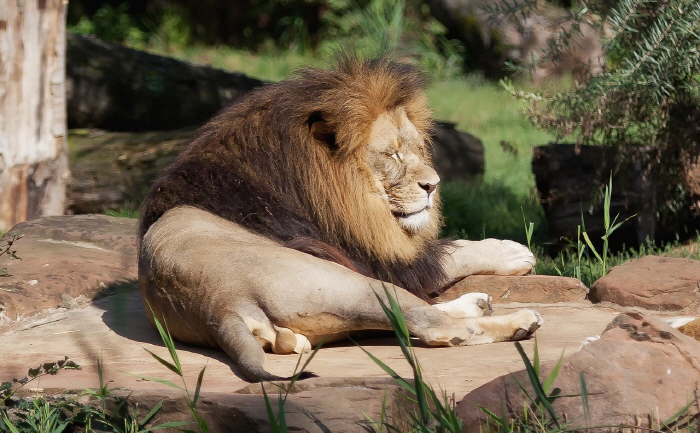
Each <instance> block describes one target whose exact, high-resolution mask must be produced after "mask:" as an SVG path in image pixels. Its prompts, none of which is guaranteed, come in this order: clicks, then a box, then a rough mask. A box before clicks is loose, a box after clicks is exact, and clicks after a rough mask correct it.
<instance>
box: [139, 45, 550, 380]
mask: <svg viewBox="0 0 700 433" xmlns="http://www.w3.org/2000/svg"><path fill="white" fill-rule="evenodd" d="M429 128H430V113H429V111H428V109H427V106H426V101H425V96H424V93H423V91H422V81H421V78H420V75H419V74H417V73H416V72H415V71H414V70H413V69H411V68H409V67H407V66H405V65H400V64H396V63H392V62H388V61H386V60H376V61H370V62H360V61H356V60H350V59H343V60H341V61H340V65H339V68H338V69H336V70H332V71H323V70H317V69H312V70H307V71H305V72H304V73H303V75H302V76H301V77H300V78H298V79H296V80H292V81H288V82H283V83H280V84H276V85H270V86H267V87H265V88H263V89H260V90H257V91H254V92H253V93H252V94H251V95H250V96H248V97H246V98H244V99H243V100H241V101H239V102H237V103H236V104H234V105H233V106H232V107H231V108H229V109H228V110H225V111H224V112H222V113H221V114H220V115H219V116H217V117H216V118H215V119H213V120H212V121H211V122H210V123H209V124H207V125H206V126H205V127H203V128H202V129H201V130H200V131H199V133H198V135H197V138H195V140H194V141H193V142H192V143H191V144H190V146H189V147H188V148H187V149H186V150H185V152H184V153H183V154H182V155H180V156H179V157H178V159H177V160H176V161H175V163H174V164H173V165H172V166H171V167H170V168H169V169H168V170H167V171H166V173H165V175H164V176H163V178H161V179H160V180H159V181H157V182H156V184H154V186H153V188H152V189H151V192H150V193H149V195H148V197H147V198H146V200H145V201H144V204H143V206H142V209H141V226H140V239H141V242H140V246H139V282H140V286H141V290H142V294H143V296H144V299H145V300H146V301H148V303H149V304H150V306H151V307H152V308H153V311H154V312H155V314H156V315H158V316H164V317H165V318H166V319H167V321H168V324H169V326H170V328H171V332H172V333H173V335H174V336H175V337H176V338H178V339H180V340H181V341H183V342H186V343H191V344H198V345H207V346H215V347H216V346H218V347H221V348H222V349H224V350H225V351H226V352H227V353H228V354H229V355H231V356H232V357H233V358H234V359H235V360H236V361H237V362H238V364H239V366H241V369H242V371H243V373H244V374H245V375H246V376H247V377H249V378H251V379H258V378H263V379H266V378H274V377H276V376H274V375H270V374H269V373H267V372H266V371H265V370H264V367H263V363H264V355H263V352H262V350H261V349H260V348H261V346H262V347H270V348H271V349H272V350H274V351H275V352H277V353H290V352H291V351H293V350H295V349H296V350H299V349H300V348H301V347H303V346H304V344H307V342H306V339H309V340H310V341H311V342H312V343H313V342H314V341H315V340H316V339H317V338H318V337H320V336H321V335H324V334H336V333H342V332H346V331H351V330H362V329H387V328H388V322H387V320H386V318H385V317H384V314H383V312H382V311H381V309H380V308H379V306H378V303H377V301H376V298H375V292H380V293H381V288H382V285H381V283H380V282H379V281H377V280H376V279H375V278H377V277H381V278H383V279H388V278H390V279H391V280H392V282H393V283H395V284H396V285H397V286H399V287H402V288H404V289H406V290H408V291H409V292H411V293H412V294H413V295H411V294H409V293H407V292H404V291H399V292H400V294H399V298H400V301H401V305H402V307H403V308H404V309H405V310H406V315H407V319H408V320H409V326H410V328H411V332H413V333H414V334H416V335H418V336H419V337H421V338H422V339H423V340H424V341H426V342H428V343H429V344H441V345H456V344H476V343H479V342H488V341H497V340H499V339H506V338H511V337H513V335H515V334H514V333H516V331H518V330H522V329H525V330H527V333H528V334H529V333H531V332H533V331H534V329H536V327H537V326H539V325H538V323H539V321H540V319H539V316H537V317H535V316H536V313H534V312H531V311H529V310H524V313H523V312H521V313H522V314H521V316H522V317H520V316H518V317H519V318H515V317H513V318H511V319H508V320H506V319H501V318H498V319H496V318H480V319H479V320H478V321H477V322H478V323H477V322H473V320H475V319H460V320H461V322H460V320H456V319H452V318H450V316H449V315H447V314H445V313H443V312H441V311H439V310H438V309H436V308H433V307H431V306H429V305H428V304H426V303H425V302H424V301H422V300H420V299H419V298H424V299H425V298H427V297H428V295H429V294H430V293H432V292H436V291H439V290H440V289H442V288H443V287H444V286H445V285H446V284H448V283H450V282H452V281H455V280H457V279H459V278H462V277H464V276H466V275H469V274H471V273H476V272H485V273H510V274H517V273H524V272H527V271H529V269H530V268H531V266H532V263H533V261H532V259H531V255H529V252H527V251H526V250H525V251H523V249H522V247H520V246H514V245H515V244H512V243H506V244H503V243H500V244H498V245H496V244H495V243H493V242H500V241H493V242H491V241H489V242H491V243H490V244H488V242H487V243H484V242H482V243H479V242H476V243H467V242H466V241H454V242H450V241H444V240H439V239H438V238H437V233H438V230H439V226H440V216H439V197H438V191H437V190H436V187H437V183H438V182H439V178H438V177H437V174H436V173H435V171H434V170H433V169H432V165H431V162H430V158H429V154H428V151H427V150H426V146H427V145H429ZM511 244H512V245H511ZM314 256H315V257H314ZM334 262H335V263H334ZM414 295H415V296H414ZM516 314H520V313H516ZM465 320H466V322H464V321H465ZM469 320H472V321H469ZM480 328H483V330H482V332H481V335H480V336H479V332H476V334H477V336H473V335H472V334H474V333H475V329H477V330H478V329H480ZM522 336H523V335H522V332H520V335H519V337H522Z"/></svg>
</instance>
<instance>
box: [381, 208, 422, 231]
mask: <svg viewBox="0 0 700 433" xmlns="http://www.w3.org/2000/svg"><path fill="white" fill-rule="evenodd" d="M391 213H392V214H393V215H394V217H395V218H396V221H398V222H399V225H401V227H402V228H403V229H404V230H406V231H407V232H409V233H418V232H419V231H420V230H421V229H422V228H423V227H424V226H425V225H426V224H428V222H430V212H428V208H427V207H424V208H423V209H421V210H419V211H416V212H401V211H392V212H391Z"/></svg>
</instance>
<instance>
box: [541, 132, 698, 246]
mask: <svg viewBox="0 0 700 433" xmlns="http://www.w3.org/2000/svg"><path fill="white" fill-rule="evenodd" d="M625 152H626V155H627V156H626V160H627V162H626V163H625V164H624V165H622V166H620V161H619V157H617V155H616V154H615V150H614V149H612V148H611V147H606V146H581V147H577V146H576V145H574V144H564V143H552V144H548V145H546V146H537V147H535V148H533V155H532V172H533V174H534V175H535V183H536V185H537V191H538V195H539V199H540V203H541V204H542V208H543V209H544V212H545V216H546V217H547V221H548V222H549V229H548V232H549V235H548V237H549V244H550V245H551V247H550V248H549V254H550V255H552V256H554V255H556V254H557V253H558V252H559V251H560V250H561V249H562V248H564V247H565V246H567V245H568V243H567V242H565V241H564V238H568V239H570V240H572V241H573V242H576V239H577V227H578V226H580V225H581V217H582V216H583V218H584V220H585V225H586V231H587V233H588V236H589V237H590V239H591V240H592V241H593V243H594V244H595V246H596V248H597V249H598V251H600V249H601V245H602V240H601V236H603V235H604V234H605V226H604V213H603V200H602V197H603V194H602V192H603V191H604V185H607V184H608V182H609V179H610V173H611V172H614V173H615V174H614V177H613V188H612V197H611V201H610V217H611V218H614V217H615V216H616V215H618V218H617V221H618V222H619V221H624V220H626V219H627V218H630V219H629V221H627V222H625V223H624V224H622V225H621V226H620V227H619V228H618V229H617V230H615V233H614V234H613V235H612V236H611V238H610V244H609V246H610V249H611V250H612V251H620V250H622V249H628V248H630V247H637V246H639V245H644V244H645V243H646V241H647V238H648V239H651V240H653V241H656V243H657V245H660V244H661V243H662V242H672V241H675V240H678V239H680V240H685V239H688V238H690V237H692V236H694V235H695V233H696V230H698V229H700V212H698V210H697V209H693V208H692V207H691V205H690V202H691V201H692V200H693V199H692V194H693V192H692V191H693V188H692V185H690V184H688V185H687V192H688V194H690V197H688V198H690V199H691V200H688V202H687V203H686V202H685V201H684V200H678V198H677V197H674V198H673V200H674V202H677V203H680V208H679V209H676V210H674V211H673V212H662V213H661V215H660V216H657V210H658V209H659V208H660V206H661V203H662V201H663V200H664V198H663V197H662V195H663V191H664V190H665V189H666V188H667V185H666V184H664V183H662V182H659V180H658V179H657V178H655V176H654V175H652V174H649V173H645V170H644V167H647V165H648V164H649V160H650V158H654V157H655V155H654V154H653V153H652V152H650V151H649V150H648V149H640V148H638V147H633V148H630V149H626V150H625ZM688 173H692V171H688ZM687 176H690V174H688V175H687ZM688 179H690V178H689V177H688ZM688 181H689V182H690V180H688ZM696 191H698V194H700V190H696ZM698 197H700V195H699V196H698ZM669 200H671V199H669ZM582 241H583V239H582Z"/></svg>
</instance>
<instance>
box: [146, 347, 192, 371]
mask: <svg viewBox="0 0 700 433" xmlns="http://www.w3.org/2000/svg"><path fill="white" fill-rule="evenodd" d="M142 349H143V350H145V351H146V352H148V353H149V354H150V355H151V356H152V357H154V358H155V359H156V361H158V362H160V363H161V364H163V365H164V366H166V367H167V368H168V370H170V371H172V372H173V373H175V374H177V375H178V376H180V377H182V372H181V371H180V370H178V368H177V367H176V366H174V365H173V364H171V363H170V362H168V361H166V360H165V359H163V358H161V357H160V356H158V355H156V354H155V353H153V352H151V351H150V350H148V349H146V348H145V347H142Z"/></svg>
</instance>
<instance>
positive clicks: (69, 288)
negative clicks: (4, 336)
mask: <svg viewBox="0 0 700 433" xmlns="http://www.w3.org/2000/svg"><path fill="white" fill-rule="evenodd" d="M12 233H20V234H22V235H24V236H23V237H22V238H21V239H19V240H17V241H15V243H14V246H13V249H14V250H16V251H17V253H16V254H17V256H18V257H19V258H20V259H21V260H13V259H11V258H10V257H8V256H7V255H3V256H2V257H0V268H6V269H7V273H8V274H9V275H8V276H3V277H0V332H1V331H2V330H3V328H4V327H7V326H9V325H10V324H11V323H12V322H13V321H15V320H18V319H26V318H27V317H29V316H32V315H35V314H38V313H41V312H42V311H44V310H47V309H52V308H58V307H62V308H75V307H77V306H78V304H79V303H80V302H82V303H85V302H87V301H89V300H90V299H92V298H93V297H94V296H95V295H97V294H99V293H101V292H105V291H108V290H109V289H110V288H114V287H115V286H118V285H119V284H120V283H123V282H125V281H133V280H135V279H136V278H137V270H136V220H134V219H129V218H118V217H109V216H106V215H81V216H55V217H44V218H39V219H36V220H32V221H28V222H24V223H20V224H17V225H16V226H14V227H13V228H12V229H10V231H9V232H8V233H7V234H6V235H5V236H4V237H3V238H2V239H0V242H1V243H2V245H5V243H6V241H7V239H9V238H10V237H11V236H12Z"/></svg>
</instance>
